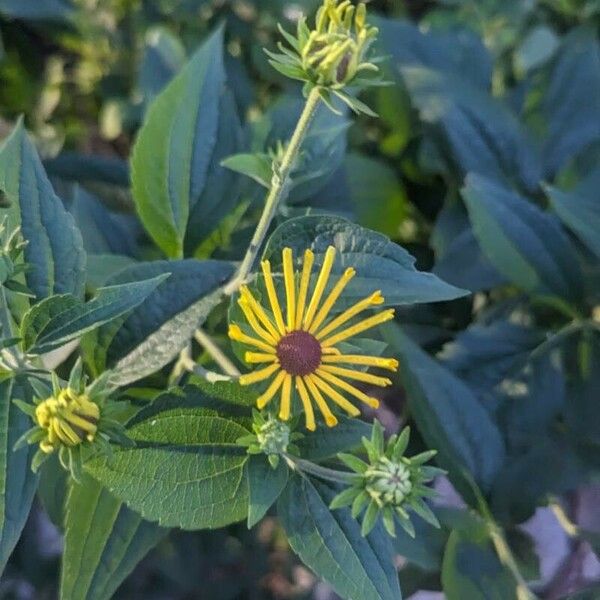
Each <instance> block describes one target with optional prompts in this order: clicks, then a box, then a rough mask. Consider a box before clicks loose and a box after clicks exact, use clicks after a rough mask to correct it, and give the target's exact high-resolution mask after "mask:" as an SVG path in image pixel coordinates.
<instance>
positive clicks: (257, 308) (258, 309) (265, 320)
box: [240, 285, 281, 342]
mask: <svg viewBox="0 0 600 600" xmlns="http://www.w3.org/2000/svg"><path fill="white" fill-rule="evenodd" d="M240 294H241V296H242V298H243V299H244V300H245V301H246V302H248V304H249V305H250V308H251V309H252V311H253V312H254V314H255V315H256V316H257V317H258V320H259V321H260V322H261V323H262V324H263V326H264V327H265V329H266V330H267V331H268V332H269V333H270V334H271V335H272V336H273V338H274V339H275V342H278V341H279V338H280V337H281V335H280V334H279V332H278V331H277V329H276V328H275V325H273V322H272V321H271V319H270V318H269V315H267V313H266V312H265V309H264V308H263V307H262V305H261V303H260V302H259V301H258V300H257V299H256V298H255V297H254V295H253V294H252V292H251V291H250V289H249V288H248V286H246V285H243V286H242V287H241V288H240Z"/></svg>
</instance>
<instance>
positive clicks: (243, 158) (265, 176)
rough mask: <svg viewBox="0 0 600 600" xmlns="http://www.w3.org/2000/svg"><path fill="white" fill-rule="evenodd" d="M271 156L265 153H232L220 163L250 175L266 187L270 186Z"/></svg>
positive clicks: (271, 172)
mask: <svg viewBox="0 0 600 600" xmlns="http://www.w3.org/2000/svg"><path fill="white" fill-rule="evenodd" d="M271 162H272V161H271V158H270V157H269V156H268V155H267V154H261V153H256V154H249V153H248V154H234V155H233V156H229V157H228V158H226V159H225V160H224V161H222V162H221V164H222V165H223V166H224V167H227V168H228V169H231V170H232V171H235V172H236V173H241V174H242V175H246V176H247V177H250V178H251V179H253V180H254V181H256V183H259V184H260V185H262V186H263V187H266V188H267V189H268V188H270V187H271V179H272V178H273V168H272V166H271Z"/></svg>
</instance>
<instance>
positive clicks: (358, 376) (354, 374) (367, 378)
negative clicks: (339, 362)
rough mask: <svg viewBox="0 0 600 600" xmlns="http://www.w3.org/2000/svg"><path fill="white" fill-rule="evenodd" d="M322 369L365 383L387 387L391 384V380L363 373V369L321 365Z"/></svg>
mask: <svg viewBox="0 0 600 600" xmlns="http://www.w3.org/2000/svg"><path fill="white" fill-rule="evenodd" d="M321 369H323V371H327V372H328V373H333V374H334V375H339V376H340V377H347V378H348V379H355V380H356V381H364V382H365V383H372V384H373V385H378V386H380V387H387V386H388V385H392V382H391V380H390V379H388V378H387V377H378V376H377V375H371V373H365V372H363V371H356V370H355V369H344V368H343V367H335V366H334V365H321Z"/></svg>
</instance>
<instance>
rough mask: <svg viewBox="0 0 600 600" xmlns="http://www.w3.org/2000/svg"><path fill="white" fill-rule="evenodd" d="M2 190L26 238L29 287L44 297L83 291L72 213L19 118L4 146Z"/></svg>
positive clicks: (14, 221)
mask: <svg viewBox="0 0 600 600" xmlns="http://www.w3.org/2000/svg"><path fill="white" fill-rule="evenodd" d="M0 190H2V191H3V192H4V194H5V195H6V196H7V198H8V200H9V202H10V204H11V206H10V208H9V209H8V215H9V227H16V226H18V225H20V226H21V232H22V234H23V237H24V238H25V239H26V240H27V242H28V243H27V246H25V251H24V260H25V262H27V263H29V265H31V268H30V269H29V270H28V271H27V273H26V274H25V280H26V283H27V287H28V288H29V289H30V290H31V291H32V292H33V293H34V294H35V297H36V298H37V299H38V300H40V299H42V298H46V297H47V296H51V295H52V294H72V295H73V296H75V297H77V298H81V297H82V296H83V290H84V286H85V261H86V258H85V251H84V250H83V243H82V241H81V234H80V233H79V230H78V229H77V227H76V225H75V222H74V221H73V217H72V216H71V215H70V214H69V213H68V212H67V211H66V210H65V208H64V206H63V203H62V201H61V200H60V198H59V197H58V196H57V195H56V194H55V192H54V190H53V189H52V186H51V184H50V181H49V180H48V177H47V175H46V173H45V171H44V167H43V166H42V163H41V161H40V159H39V156H38V154H37V151H36V149H35V147H34V145H33V144H32V142H31V140H30V139H29V137H28V136H27V133H26V131H25V128H24V127H23V122H22V120H21V121H19V122H18V123H17V125H16V127H15V128H14V130H13V132H12V133H11V135H10V137H8V139H6V141H5V142H4V144H3V146H2V148H1V149H0Z"/></svg>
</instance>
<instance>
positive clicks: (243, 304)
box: [238, 297, 277, 345]
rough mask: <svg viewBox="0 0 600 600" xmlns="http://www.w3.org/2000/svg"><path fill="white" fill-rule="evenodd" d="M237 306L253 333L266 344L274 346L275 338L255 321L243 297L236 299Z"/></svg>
mask: <svg viewBox="0 0 600 600" xmlns="http://www.w3.org/2000/svg"><path fill="white" fill-rule="evenodd" d="M238 305H239V307H240V308H241V309H242V311H243V313H244V316H245V317H246V321H248V324H249V325H250V327H252V329H253V330H254V332H255V333H256V334H258V336H259V337H261V338H262V339H263V340H264V341H265V342H267V343H268V344H273V345H275V344H276V343H277V341H276V338H274V337H273V336H272V335H271V334H270V333H269V332H268V331H266V330H265V329H263V328H262V327H261V326H260V324H259V322H258V321H257V320H256V316H255V314H254V313H253V312H252V309H251V308H250V304H249V302H248V300H246V299H245V298H244V297H240V298H239V299H238Z"/></svg>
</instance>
